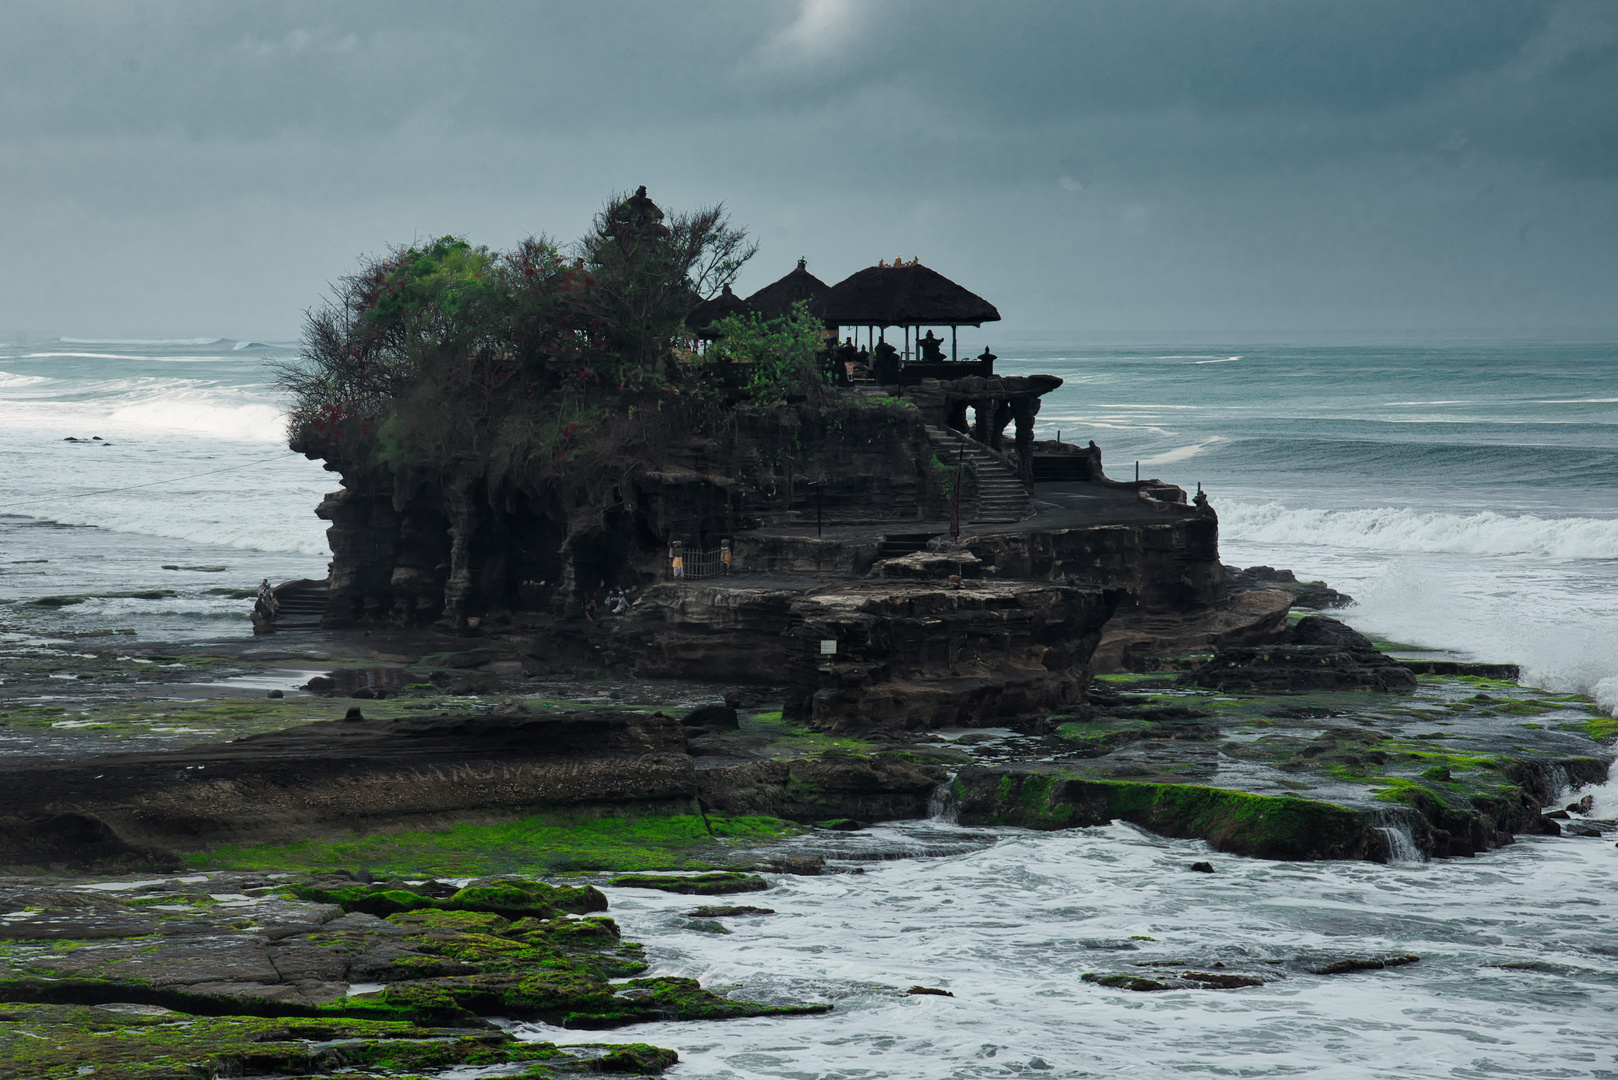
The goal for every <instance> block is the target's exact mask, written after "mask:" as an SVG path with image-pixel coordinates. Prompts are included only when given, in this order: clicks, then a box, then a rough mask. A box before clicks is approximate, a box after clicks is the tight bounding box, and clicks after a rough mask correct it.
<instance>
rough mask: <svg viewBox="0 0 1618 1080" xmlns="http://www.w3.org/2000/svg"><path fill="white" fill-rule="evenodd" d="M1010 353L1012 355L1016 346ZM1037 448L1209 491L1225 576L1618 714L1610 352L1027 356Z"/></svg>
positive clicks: (1546, 348)
mask: <svg viewBox="0 0 1618 1080" xmlns="http://www.w3.org/2000/svg"><path fill="white" fill-rule="evenodd" d="M1008 353H1009V350H1008ZM996 370H997V371H1000V372H1002V373H1005V374H1026V373H1032V372H1036V371H1042V372H1049V373H1051V374H1054V375H1059V376H1061V377H1062V378H1063V379H1064V380H1065V382H1064V383H1063V385H1062V387H1061V388H1060V389H1058V390H1057V391H1055V392H1054V393H1051V394H1049V395H1047V396H1046V397H1045V398H1044V399H1043V402H1044V403H1043V408H1042V409H1041V411H1040V414H1039V421H1040V424H1039V435H1040V437H1041V438H1054V437H1056V436H1057V434H1058V433H1060V437H1061V438H1062V439H1063V440H1071V441H1074V442H1080V443H1084V442H1088V441H1090V440H1092V439H1093V440H1095V442H1096V443H1097V444H1098V445H1099V446H1100V447H1101V449H1102V460H1103V462H1104V463H1105V466H1106V469H1107V472H1108V474H1109V475H1110V476H1112V477H1114V478H1116V479H1130V478H1132V477H1133V476H1134V475H1135V466H1136V462H1139V465H1140V474H1141V476H1143V477H1148V476H1150V477H1158V478H1161V479H1163V480H1167V481H1170V482H1173V483H1177V484H1179V485H1181V486H1182V487H1185V488H1187V489H1189V490H1192V491H1194V490H1195V489H1196V487H1197V485H1198V484H1201V485H1202V487H1203V488H1204V489H1205V490H1206V491H1207V492H1208V495H1209V498H1210V499H1211V500H1212V502H1213V506H1214V508H1215V509H1216V510H1217V511H1218V513H1219V522H1220V530H1219V536H1220V551H1221V554H1222V555H1223V557H1224V561H1225V562H1226V563H1227V564H1231V565H1239V566H1253V565H1268V566H1275V567H1281V568H1287V569H1291V570H1293V571H1294V572H1296V573H1297V574H1298V576H1299V577H1300V578H1321V579H1324V580H1326V581H1327V582H1328V583H1329V584H1331V585H1332V586H1333V587H1334V588H1337V589H1338V590H1340V591H1342V592H1346V593H1349V594H1350V595H1352V596H1353V597H1354V598H1355V599H1356V601H1357V603H1356V605H1355V606H1353V607H1352V608H1350V609H1348V610H1347V611H1346V612H1344V613H1343V618H1344V619H1345V620H1346V621H1347V622H1349V623H1350V624H1352V625H1353V626H1355V627H1356V628H1357V629H1360V630H1362V631H1365V632H1369V633H1375V634H1378V635H1380V636H1382V637H1384V638H1386V639H1389V640H1392V641H1396V642H1399V643H1403V644H1409V645H1414V646H1420V647H1423V648H1427V649H1433V650H1439V651H1440V655H1453V656H1455V657H1457V658H1467V659H1476V660H1481V661H1492V662H1505V663H1516V664H1520V665H1521V666H1522V669H1523V674H1524V679H1525V681H1527V682H1529V683H1532V684H1533V685H1536V686H1542V687H1545V688H1547V689H1554V690H1559V691H1567V692H1573V691H1578V692H1583V693H1589V694H1592V695H1594V696H1595V697H1596V698H1597V699H1598V700H1599V701H1600V702H1601V703H1602V704H1603V705H1604V706H1605V707H1607V708H1608V709H1613V708H1618V678H1615V676H1618V484H1615V481H1618V345H1614V344H1611V343H1595V344H1589V343H1586V344H1579V343H1564V344H1534V345H1526V344H1517V345H1478V344H1455V345H1444V346H1435V345H1408V346H1380V347H1334V348H1321V347H1294V348H1287V347H1277V346H1265V347H1263V348H1242V347H1239V346H1226V347H1218V348H1214V347H1207V348H1199V349H1185V348H1179V349H1150V348H1129V349H1107V350H1074V351H1061V352H1058V351H1039V352H1022V353H1016V354H1014V355H1008V356H1007V357H1006V358H1003V359H1001V360H1000V361H999V362H998V364H997V365H996Z"/></svg>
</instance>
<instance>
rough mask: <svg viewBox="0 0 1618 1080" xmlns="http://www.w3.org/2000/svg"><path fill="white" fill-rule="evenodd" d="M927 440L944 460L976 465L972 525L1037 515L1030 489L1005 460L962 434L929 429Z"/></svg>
mask: <svg viewBox="0 0 1618 1080" xmlns="http://www.w3.org/2000/svg"><path fill="white" fill-rule="evenodd" d="M926 431H927V441H928V443H930V444H931V445H932V446H933V448H934V449H935V450H936V451H937V452H938V457H939V459H940V460H942V461H945V462H948V463H950V464H954V463H955V462H958V461H959V462H967V461H970V462H971V463H972V471H973V472H974V473H975V474H976V475H977V480H978V496H977V499H976V505H974V506H973V507H972V508H971V510H970V512H969V513H968V514H967V520H968V521H972V522H1010V521H1021V520H1022V519H1023V518H1025V517H1027V516H1028V515H1029V514H1031V513H1033V509H1034V508H1033V500H1032V499H1031V498H1030V497H1029V495H1028V489H1027V488H1026V487H1025V486H1024V485H1023V482H1022V480H1021V479H1019V478H1018V476H1017V474H1016V472H1015V471H1014V470H1013V469H1012V468H1011V466H1009V465H1007V464H1006V462H1005V460H1004V459H1003V458H1001V457H1000V456H999V455H998V454H996V453H994V452H993V451H992V450H990V449H989V448H988V447H986V446H984V445H983V444H982V443H980V442H977V441H976V440H974V439H972V438H970V437H968V436H965V435H962V434H961V433H960V432H958V431H948V430H945V429H944V428H940V427H934V426H933V425H931V424H928V425H927V426H926Z"/></svg>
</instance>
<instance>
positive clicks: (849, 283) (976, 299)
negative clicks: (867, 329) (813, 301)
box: [816, 262, 1000, 326]
mask: <svg viewBox="0 0 1618 1080" xmlns="http://www.w3.org/2000/svg"><path fill="white" fill-rule="evenodd" d="M816 314H818V315H819V316H820V317H821V318H823V319H825V320H826V321H827V322H829V323H836V324H838V325H841V326H981V325H983V324H984V323H986V322H999V321H1000V312H998V311H996V310H995V307H994V305H993V304H991V303H989V302H988V301H987V300H985V299H983V297H981V296H979V295H978V294H977V293H974V292H968V291H967V290H966V289H963V288H961V286H959V285H957V284H955V282H953V281H951V280H950V279H949V278H947V277H945V276H944V275H943V274H940V273H939V272H938V271H936V270H929V269H928V268H927V267H925V266H922V265H921V264H920V263H916V262H912V263H910V264H909V265H907V266H868V267H866V268H865V269H864V270H861V271H859V272H858V273H857V274H854V275H852V276H850V277H847V278H844V279H843V280H842V281H839V282H838V283H837V284H836V285H833V286H832V287H831V289H830V290H829V291H828V292H827V293H826V295H825V296H824V297H822V298H821V301H820V305H819V310H818V311H817V312H816Z"/></svg>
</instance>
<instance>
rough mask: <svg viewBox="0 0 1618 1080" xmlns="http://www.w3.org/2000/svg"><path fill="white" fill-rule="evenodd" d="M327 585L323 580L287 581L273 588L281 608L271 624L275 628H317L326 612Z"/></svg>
mask: <svg viewBox="0 0 1618 1080" xmlns="http://www.w3.org/2000/svg"><path fill="white" fill-rule="evenodd" d="M328 591H329V586H328V584H327V582H325V581H289V582H286V583H285V584H283V585H277V586H276V588H275V598H276V600H278V601H280V604H281V610H280V611H279V612H278V613H277V614H276V616H275V622H274V623H273V624H271V625H273V626H274V628H275V629H276V630H318V629H320V619H321V616H323V615H325V614H326V598H327V593H328Z"/></svg>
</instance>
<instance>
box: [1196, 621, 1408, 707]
mask: <svg viewBox="0 0 1618 1080" xmlns="http://www.w3.org/2000/svg"><path fill="white" fill-rule="evenodd" d="M1184 678H1185V681H1186V682H1190V683H1193V684H1195V685H1197V686H1205V687H1208V688H1210V689H1214V690H1224V691H1237V692H1248V693H1277V692H1287V691H1292V692H1297V691H1303V690H1400V689H1406V688H1409V687H1413V686H1415V685H1416V676H1415V675H1414V674H1413V673H1412V672H1411V671H1410V669H1409V668H1407V667H1404V666H1403V665H1402V664H1400V663H1398V662H1397V661H1396V660H1394V659H1393V658H1392V657H1389V656H1386V655H1384V654H1382V653H1381V652H1378V651H1377V648H1376V646H1375V645H1373V644H1371V641H1370V639H1369V638H1367V637H1366V636H1365V635H1363V634H1361V633H1359V632H1358V631H1356V630H1354V629H1353V628H1351V627H1349V626H1346V625H1344V624H1343V623H1341V622H1338V621H1337V620H1336V619H1328V618H1326V617H1325V616H1323V615H1311V616H1309V617H1308V618H1306V619H1302V620H1300V621H1299V622H1298V624H1297V625H1296V626H1294V627H1292V629H1291V630H1290V631H1288V632H1287V637H1286V640H1284V641H1282V642H1279V643H1277V644H1274V645H1263V646H1247V647H1235V648H1227V649H1221V650H1220V651H1219V652H1218V653H1216V654H1214V657H1213V659H1212V660H1210V661H1208V662H1207V663H1206V664H1203V665H1202V666H1201V667H1199V668H1197V669H1196V670H1194V671H1192V672H1189V673H1188V674H1187V675H1186V676H1185V677H1184Z"/></svg>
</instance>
